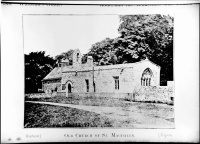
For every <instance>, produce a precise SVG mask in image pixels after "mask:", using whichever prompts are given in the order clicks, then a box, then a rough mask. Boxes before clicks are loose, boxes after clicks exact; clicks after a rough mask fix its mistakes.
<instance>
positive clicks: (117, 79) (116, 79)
mask: <svg viewBox="0 0 200 144" xmlns="http://www.w3.org/2000/svg"><path fill="white" fill-rule="evenodd" d="M113 78H114V80H115V89H116V90H118V89H119V77H118V76H115V77H113Z"/></svg>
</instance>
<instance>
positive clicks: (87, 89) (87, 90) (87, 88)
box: [85, 79, 89, 92]
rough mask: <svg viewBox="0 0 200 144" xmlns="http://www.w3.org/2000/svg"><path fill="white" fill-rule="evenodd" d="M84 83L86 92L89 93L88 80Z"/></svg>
mask: <svg viewBox="0 0 200 144" xmlns="http://www.w3.org/2000/svg"><path fill="white" fill-rule="evenodd" d="M85 82H86V92H89V80H88V79H86V80H85Z"/></svg>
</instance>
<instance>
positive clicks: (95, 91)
mask: <svg viewBox="0 0 200 144" xmlns="http://www.w3.org/2000/svg"><path fill="white" fill-rule="evenodd" d="M93 85H94V92H96V86H95V83H93Z"/></svg>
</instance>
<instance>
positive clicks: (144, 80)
mask: <svg viewBox="0 0 200 144" xmlns="http://www.w3.org/2000/svg"><path fill="white" fill-rule="evenodd" d="M152 76H153V73H152V71H151V69H150V68H146V69H145V70H144V72H143V73H142V77H141V86H151V80H152Z"/></svg>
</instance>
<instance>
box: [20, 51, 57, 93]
mask: <svg viewBox="0 0 200 144" xmlns="http://www.w3.org/2000/svg"><path fill="white" fill-rule="evenodd" d="M24 56H25V93H36V92H38V89H41V88H42V82H41V80H42V79H43V78H44V77H45V76H46V75H47V74H49V72H50V71H51V70H52V69H53V65H54V64H55V60H54V59H53V58H52V57H50V56H49V55H47V56H45V52H44V51H40V52H31V53H29V54H28V55H26V54H25V55H24Z"/></svg>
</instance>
